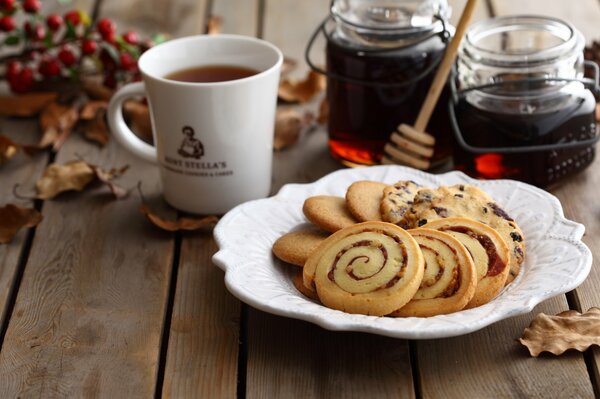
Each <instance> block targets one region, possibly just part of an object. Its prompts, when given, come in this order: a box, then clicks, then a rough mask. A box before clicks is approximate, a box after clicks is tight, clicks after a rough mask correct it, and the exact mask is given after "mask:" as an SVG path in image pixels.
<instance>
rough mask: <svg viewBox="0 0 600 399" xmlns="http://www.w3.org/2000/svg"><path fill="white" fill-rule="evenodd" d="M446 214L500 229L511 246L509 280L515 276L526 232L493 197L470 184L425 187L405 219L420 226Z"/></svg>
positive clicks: (413, 225)
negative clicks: (435, 187) (524, 232)
mask: <svg viewBox="0 0 600 399" xmlns="http://www.w3.org/2000/svg"><path fill="white" fill-rule="evenodd" d="M446 217H465V218H470V219H475V220H477V221H479V222H481V223H484V224H486V225H488V226H490V227H492V228H493V229H494V230H496V231H497V232H498V233H499V234H500V236H501V237H502V239H503V240H504V242H505V243H506V245H507V246H508V248H509V250H510V274H509V276H508V278H507V282H509V283H510V282H511V281H512V280H514V278H515V277H516V276H517V275H518V274H519V270H520V268H521V263H523V260H524V258H525V243H524V236H523V232H522V231H521V229H520V228H519V226H518V225H517V224H516V223H515V221H514V220H513V219H512V218H511V217H510V216H509V215H508V214H507V213H506V212H505V211H504V210H503V209H502V208H501V207H500V206H499V205H498V204H497V203H496V202H495V201H494V199H493V198H492V197H490V196H489V195H488V194H487V193H485V192H484V191H482V190H480V189H479V188H477V187H475V186H471V185H468V184H457V185H454V186H441V187H438V188H437V189H421V190H419V191H418V192H417V195H415V198H414V200H413V204H412V205H411V207H410V210H409V211H408V212H406V213H405V216H404V218H403V220H402V222H401V223H404V224H406V225H407V226H410V227H411V228H416V227H421V226H423V225H424V224H425V223H427V222H430V221H432V220H436V219H440V218H446Z"/></svg>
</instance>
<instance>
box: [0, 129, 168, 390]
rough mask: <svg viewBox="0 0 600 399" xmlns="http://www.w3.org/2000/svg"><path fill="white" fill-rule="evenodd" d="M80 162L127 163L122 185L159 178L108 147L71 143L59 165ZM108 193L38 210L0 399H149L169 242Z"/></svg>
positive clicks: (129, 204)
mask: <svg viewBox="0 0 600 399" xmlns="http://www.w3.org/2000/svg"><path fill="white" fill-rule="evenodd" d="M76 153H77V154H80V155H81V156H82V157H83V158H85V159H86V160H88V161H89V162H93V163H96V164H99V165H101V166H116V165H119V166H120V165H123V164H125V163H128V164H130V165H131V169H130V170H129V171H128V175H127V178H124V179H123V181H124V184H125V185H127V186H128V187H131V186H134V185H135V183H136V182H137V181H138V180H142V181H143V182H144V183H145V184H144V189H145V192H146V194H147V195H148V196H149V197H152V195H153V193H157V192H158V173H157V171H156V169H155V168H154V167H151V166H150V167H149V165H148V164H147V163H144V162H141V161H137V160H136V159H133V158H132V157H131V156H130V155H129V154H127V153H125V150H123V149H121V148H119V147H118V146H117V144H116V142H114V141H112V142H111V143H110V144H109V145H108V147H107V148H105V149H99V148H98V147H97V146H95V145H93V144H88V143H87V142H83V141H82V139H81V138H80V137H79V136H72V138H71V139H69V140H68V141H67V143H66V144H65V146H64V147H63V148H62V149H61V151H60V153H59V154H58V156H57V162H59V163H64V162H65V161H68V160H71V159H74V158H75V157H76V155H75V154H76ZM138 206H139V198H138V197H137V196H136V195H132V196H130V197H129V198H128V199H126V200H123V201H115V200H113V198H112V196H111V195H110V194H108V193H107V190H106V188H103V187H99V188H97V189H95V190H91V191H89V192H85V193H80V194H77V193H68V194H63V195H61V196H60V197H58V198H57V199H56V200H52V201H47V202H46V203H45V204H44V209H43V214H44V221H43V222H42V223H41V224H40V225H39V227H38V230H37V233H38V234H36V236H35V238H34V241H33V244H32V248H31V252H30V256H29V260H28V263H27V267H26V269H25V272H24V275H23V279H22V283H21V286H20V289H19V292H18V296H17V299H16V304H15V308H14V311H13V315H12V318H11V320H10V322H9V326H8V330H7V333H6V337H5V340H4V344H3V348H2V352H1V353H0V396H1V397H17V396H23V397H27V396H33V395H35V396H40V397H83V396H85V397H91V396H93V397H95V396H104V397H108V396H112V397H123V396H126V397H149V396H151V395H153V394H154V386H155V384H156V372H157V364H158V358H159V346H160V337H161V333H162V324H163V318H164V313H165V304H166V299H167V293H168V283H169V276H170V272H171V263H172V254H173V239H172V235H171V234H166V233H163V232H160V231H157V230H156V228H154V227H152V226H151V225H150V224H149V222H148V221H146V220H145V219H144V218H143V217H142V216H141V215H140V213H139V212H138V210H137V208H138Z"/></svg>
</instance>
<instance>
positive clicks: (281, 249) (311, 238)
mask: <svg viewBox="0 0 600 399" xmlns="http://www.w3.org/2000/svg"><path fill="white" fill-rule="evenodd" d="M328 236H329V233H327V232H325V231H323V230H320V229H317V228H314V227H308V228H305V229H302V230H298V231H292V232H291V233H287V234H284V235H282V236H281V237H279V238H278V239H277V241H275V243H274V244H273V253H274V254H275V256H277V257H278V258H279V259H281V260H282V261H284V262H287V263H291V264H292V265H296V266H304V263H305V262H306V259H308V256H309V255H310V254H311V253H312V251H313V250H314V249H315V248H317V247H318V246H319V244H321V242H323V241H324V240H325V239H326V238H327V237H328Z"/></svg>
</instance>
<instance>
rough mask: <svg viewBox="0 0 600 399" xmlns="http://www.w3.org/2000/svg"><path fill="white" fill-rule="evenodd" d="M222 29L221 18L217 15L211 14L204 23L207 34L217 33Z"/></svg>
mask: <svg viewBox="0 0 600 399" xmlns="http://www.w3.org/2000/svg"><path fill="white" fill-rule="evenodd" d="M222 30H223V18H222V17H220V16H218V15H211V16H210V18H209V19H208V22H207V23H206V33H208V34H209V35H218V34H219V33H221V31H222Z"/></svg>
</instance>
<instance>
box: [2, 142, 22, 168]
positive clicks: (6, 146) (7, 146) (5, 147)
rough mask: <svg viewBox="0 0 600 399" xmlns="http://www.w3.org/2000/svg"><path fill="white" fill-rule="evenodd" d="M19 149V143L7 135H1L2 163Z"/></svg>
mask: <svg viewBox="0 0 600 399" xmlns="http://www.w3.org/2000/svg"><path fill="white" fill-rule="evenodd" d="M18 150H19V145H18V144H17V143H15V142H14V141H12V140H11V139H9V138H8V137H6V136H0V164H2V163H4V162H6V161H8V160H9V159H11V158H12V157H14V156H15V155H17V152H18Z"/></svg>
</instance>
